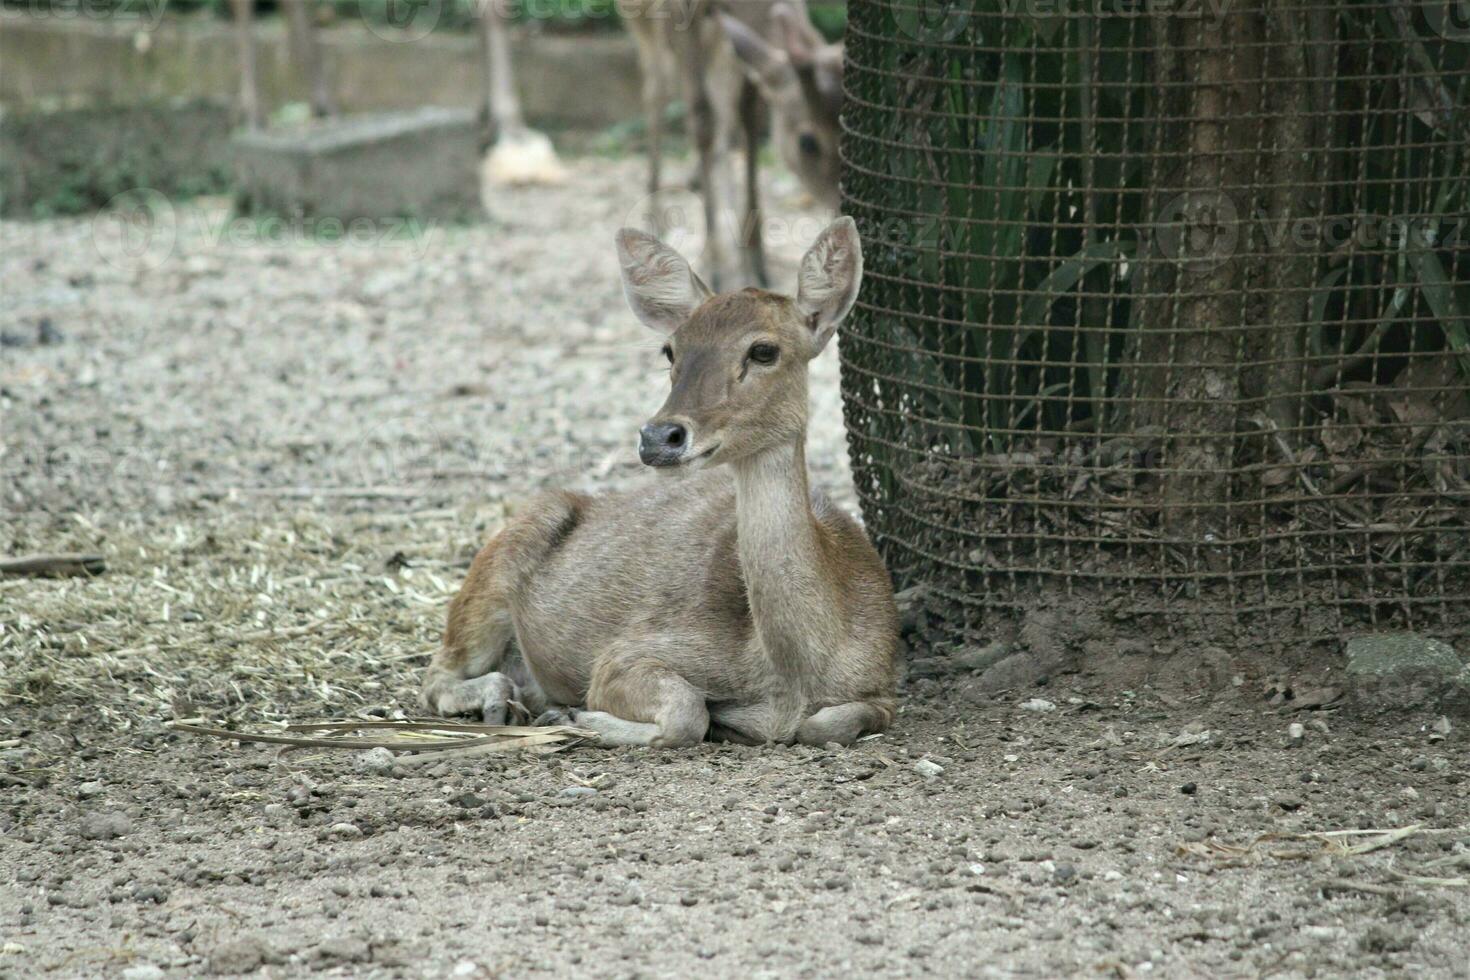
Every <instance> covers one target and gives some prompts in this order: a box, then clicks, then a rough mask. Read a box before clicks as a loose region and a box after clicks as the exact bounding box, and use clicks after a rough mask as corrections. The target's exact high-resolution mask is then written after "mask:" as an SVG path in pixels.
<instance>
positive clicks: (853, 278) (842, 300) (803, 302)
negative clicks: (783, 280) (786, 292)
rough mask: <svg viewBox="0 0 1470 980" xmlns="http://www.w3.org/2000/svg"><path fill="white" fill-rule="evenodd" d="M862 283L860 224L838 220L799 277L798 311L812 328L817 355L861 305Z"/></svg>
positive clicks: (808, 255)
mask: <svg viewBox="0 0 1470 980" xmlns="http://www.w3.org/2000/svg"><path fill="white" fill-rule="evenodd" d="M862 282H863V246H862V242H861V241H860V240H859V239H858V230H857V223H856V222H855V221H853V220H852V219H851V218H848V217H841V218H838V219H837V220H836V221H834V222H832V223H831V224H830V225H828V226H827V227H826V228H825V229H823V231H822V233H821V234H820V235H818V236H817V240H816V241H815V242H813V243H812V247H811V248H809V249H808V250H807V253H806V255H804V256H802V258H801V270H800V271H799V272H798V273H797V276H796V308H797V310H799V311H800V312H801V315H802V317H803V318H805V320H806V322H807V326H809V327H810V328H811V331H812V345H813V349H814V351H821V349H822V348H823V347H826V346H827V341H829V340H831V339H832V334H833V332H834V331H836V329H837V325H838V324H839V323H841V322H842V318H843V317H845V316H847V312H848V310H851V309H852V304H853V303H855V302H857V295H858V287H859V286H861V285H862Z"/></svg>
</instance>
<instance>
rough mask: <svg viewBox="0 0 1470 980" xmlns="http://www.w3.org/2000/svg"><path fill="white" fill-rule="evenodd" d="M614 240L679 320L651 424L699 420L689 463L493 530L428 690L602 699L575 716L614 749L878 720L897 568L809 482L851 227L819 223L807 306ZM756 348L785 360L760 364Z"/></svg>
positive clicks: (824, 738)
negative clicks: (622, 490) (812, 427)
mask: <svg viewBox="0 0 1470 980" xmlns="http://www.w3.org/2000/svg"><path fill="white" fill-rule="evenodd" d="M619 251H620V256H621V258H622V261H623V267H624V284H625V289H626V291H627V292H628V294H629V298H630V301H631V303H632V305H633V307H634V309H635V312H638V313H639V314H640V316H642V318H643V319H644V321H645V322H646V323H648V324H649V325H650V326H652V327H654V328H655V329H659V330H662V331H664V332H666V333H668V334H669V336H668V342H669V344H668V353H669V355H670V357H671V360H672V363H673V369H672V376H673V377H672V384H671V390H670V394H669V398H668V400H667V401H666V403H665V404H664V406H663V408H662V409H661V410H660V411H659V413H658V414H657V415H656V416H655V417H654V420H653V422H651V423H650V427H651V426H654V425H655V424H674V423H677V425H679V426H680V427H681V428H682V429H683V431H685V432H686V433H687V440H686V441H684V442H682V443H681V445H680V447H679V452H678V454H677V457H678V458H677V460H671V458H670V457H668V456H667V455H665V456H661V457H660V464H661V465H665V466H666V467H667V468H668V469H669V470H672V471H674V472H673V473H671V474H670V476H669V478H665V479H660V480H657V481H655V483H654V485H653V486H652V487H651V488H649V489H646V490H639V491H637V492H634V493H626V494H608V495H602V496H584V495H578V494H569V493H554V494H548V495H545V496H542V497H540V498H538V499H537V500H536V501H535V502H534V503H533V504H532V505H531V506H530V507H528V508H527V509H526V510H525V511H524V512H523V513H521V514H520V515H518V517H517V518H516V519H515V520H514V521H513V522H512V523H511V524H510V525H509V526H508V527H506V528H505V530H503V531H502V532H501V533H500V534H499V535H498V536H497V537H496V538H495V539H494V540H492V541H491V542H490V543H489V544H487V545H486V546H485V548H484V549H483V550H482V551H481V552H480V554H479V556H478V557H477V558H476V559H475V562H474V564H473V565H472V566H471V569H470V573H469V577H468V579H467V581H466V582H465V585H464V587H463V589H461V591H460V593H459V595H458V596H457V597H456V598H455V600H454V602H453V603H452V604H451V606H450V614H449V626H448V629H447V630H446V632H445V638H444V648H443V650H442V651H441V652H440V653H439V654H438V656H436V658H435V660H434V663H433V664H432V665H431V667H430V668H429V671H428V675H427V677H426V679H425V686H424V700H425V702H426V705H427V706H428V707H429V708H430V709H432V710H436V711H439V712H441V713H457V712H474V711H481V712H483V714H484V715H485V716H486V717H487V718H492V719H495V720H498V719H501V718H503V717H504V714H505V705H506V703H507V701H508V700H511V699H514V698H516V697H519V698H520V699H521V700H522V701H523V702H525V703H527V705H528V707H531V708H532V710H541V709H542V708H543V707H546V706H548V705H566V706H585V709H586V710H581V711H579V712H578V713H577V714H576V721H577V723H578V724H580V725H585V726H588V727H591V728H594V729H596V730H597V731H599V732H600V733H601V737H602V740H603V741H604V742H605V743H607V744H637V745H646V744H652V745H685V744H690V743H693V742H697V741H699V740H700V739H703V738H705V737H706V736H707V735H709V734H713V735H714V736H716V737H723V738H730V739H735V740H740V741H746V742H767V741H777V742H791V741H801V742H805V743H813V744H825V743H826V742H830V741H837V742H842V743H844V744H845V743H849V742H851V741H853V740H854V739H856V738H858V737H859V736H861V735H862V734H864V733H867V732H873V731H881V730H883V729H884V728H886V727H887V726H888V725H889V723H890V722H891V721H892V718H893V711H894V690H895V681H896V678H895V669H896V662H895V656H896V648H897V636H898V628H897V614H896V612H895V609H894V604H893V593H892V589H891V586H890V584H889V579H888V574H887V572H886V571H885V569H884V567H883V564H882V562H881V561H880V560H879V558H878V555H877V553H876V552H875V551H874V550H873V547H872V545H871V544H870V543H869V542H868V540H867V538H866V537H865V535H864V534H863V531H862V529H861V528H860V527H859V526H858V525H857V523H856V522H855V521H854V520H853V519H852V518H850V517H849V516H848V515H847V514H846V513H844V512H843V511H841V510H840V509H838V508H836V507H833V506H832V505H830V504H829V503H828V502H827V501H826V499H825V498H824V497H822V496H821V495H819V494H816V495H814V494H812V493H810V492H809V489H808V486H807V472H806V462H805V441H806V417H807V364H808V362H809V360H810V359H811V358H812V357H814V356H816V354H817V353H819V352H820V351H821V349H822V347H823V346H824V345H825V344H826V342H827V340H828V339H829V338H830V337H831V334H832V331H833V330H834V329H835V327H836V325H837V322H838V321H839V320H840V319H841V318H842V316H843V315H845V313H846V312H847V310H848V308H850V306H851V304H852V301H853V298H854V297H855V295H856V290H857V283H858V280H859V279H860V277H861V252H860V249H859V246H858V240H857V233H856V229H855V227H854V226H853V225H852V222H851V220H850V219H841V220H840V221H839V222H837V223H836V224H834V225H833V226H832V227H831V228H829V229H828V230H827V231H826V232H824V233H823V235H822V236H821V238H820V239H819V241H818V243H817V244H816V245H815V246H813V248H812V250H811V251H810V252H809V253H808V254H807V257H806V259H804V260H803V263H802V273H801V275H802V278H801V288H800V291H799V292H798V295H797V297H796V298H794V299H793V298H791V297H785V296H778V295H776V294H773V293H768V292H764V291H761V290H754V289H751V290H745V291H743V292H740V293H734V294H726V295H720V296H712V295H710V294H709V291H708V290H707V289H706V288H705V287H704V285H703V283H702V282H701V281H700V280H699V279H698V277H697V276H695V275H694V273H693V272H692V270H690V269H689V267H688V265H687V263H685V262H684V260H683V259H682V258H680V257H679V256H677V255H676V254H675V253H673V252H672V251H671V250H669V249H668V248H666V247H665V246H663V245H662V244H660V243H658V242H656V241H655V240H653V239H651V238H649V237H648V236H646V235H642V234H641V233H637V232H630V231H626V230H625V231H624V232H623V233H621V235H620V239H619ZM760 345H764V346H766V347H775V348H777V349H778V351H779V354H778V356H777V357H776V358H775V359H774V360H773V361H772V362H771V363H760V362H754V361H752V352H753V351H755V350H756V348H757V347H758V346H760ZM763 356H764V355H763ZM645 428H646V429H647V428H648V427H645ZM516 651H518V656H517V655H516Z"/></svg>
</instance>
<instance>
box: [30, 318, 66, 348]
mask: <svg viewBox="0 0 1470 980" xmlns="http://www.w3.org/2000/svg"><path fill="white" fill-rule="evenodd" d="M65 339H66V338H65V336H63V335H62V333H61V331H60V330H58V329H56V324H54V323H52V322H51V318H50V317H49V316H43V317H41V320H40V322H39V323H37V324H36V343H38V344H40V345H41V346H42V347H51V346H52V345H54V344H59V343H61V342H62V341H63V340H65Z"/></svg>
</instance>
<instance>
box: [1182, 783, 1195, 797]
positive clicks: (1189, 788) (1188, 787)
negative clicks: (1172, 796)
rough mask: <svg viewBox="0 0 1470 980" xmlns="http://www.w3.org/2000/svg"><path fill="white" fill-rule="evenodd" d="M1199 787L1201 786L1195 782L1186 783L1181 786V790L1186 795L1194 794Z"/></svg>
mask: <svg viewBox="0 0 1470 980" xmlns="http://www.w3.org/2000/svg"><path fill="white" fill-rule="evenodd" d="M1198 788H1199V787H1198V786H1196V785H1195V784H1194V783H1185V784H1184V785H1183V786H1181V787H1179V792H1181V793H1183V794H1184V795H1185V796H1193V795H1194V793H1195V790H1197V789H1198Z"/></svg>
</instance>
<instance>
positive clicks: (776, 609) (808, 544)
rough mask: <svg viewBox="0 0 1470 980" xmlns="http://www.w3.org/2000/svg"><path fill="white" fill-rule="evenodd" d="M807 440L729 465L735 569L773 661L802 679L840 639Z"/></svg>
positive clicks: (784, 671) (787, 673)
mask: <svg viewBox="0 0 1470 980" xmlns="http://www.w3.org/2000/svg"><path fill="white" fill-rule="evenodd" d="M804 442H805V439H801V440H798V441H797V442H795V443H794V444H792V445H789V446H782V447H779V448H776V449H769V450H766V451H764V452H762V453H759V454H757V455H755V456H752V457H749V458H747V459H744V460H740V461H739V462H737V463H735V464H733V466H734V470H735V512H736V526H737V531H738V534H739V551H740V566H741V570H742V572H743V573H744V577H745V588H746V592H747V593H748V594H749V597H750V611H751V615H752V617H753V618H754V620H755V628H756V632H757V633H758V634H759V636H760V639H761V643H762V645H763V646H764V647H765V650H766V653H767V655H768V656H769V657H770V658H771V660H772V665H773V666H774V667H775V668H776V670H777V671H778V672H780V673H781V674H783V675H785V676H786V679H788V680H792V681H799V680H800V679H801V678H802V677H803V676H806V675H808V674H809V673H810V672H811V671H812V670H813V669H814V668H815V667H818V666H819V664H820V661H821V660H822V659H823V658H824V655H825V651H826V648H827V647H828V646H829V644H830V643H832V642H834V641H835V640H836V639H837V638H838V629H839V624H836V623H832V622H831V621H830V620H831V618H832V617H833V615H834V614H835V611H836V609H837V608H838V604H837V603H836V602H835V601H834V598H835V596H834V592H835V583H834V582H832V581H830V579H829V576H828V572H827V568H828V559H827V556H826V554H825V552H824V549H823V546H822V537H821V529H820V527H819V526H818V524H817V519H816V517H815V516H814V515H813V514H812V508H811V497H810V494H809V490H808V487H807V476H806V450H805V447H804V445H803V444H804Z"/></svg>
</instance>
